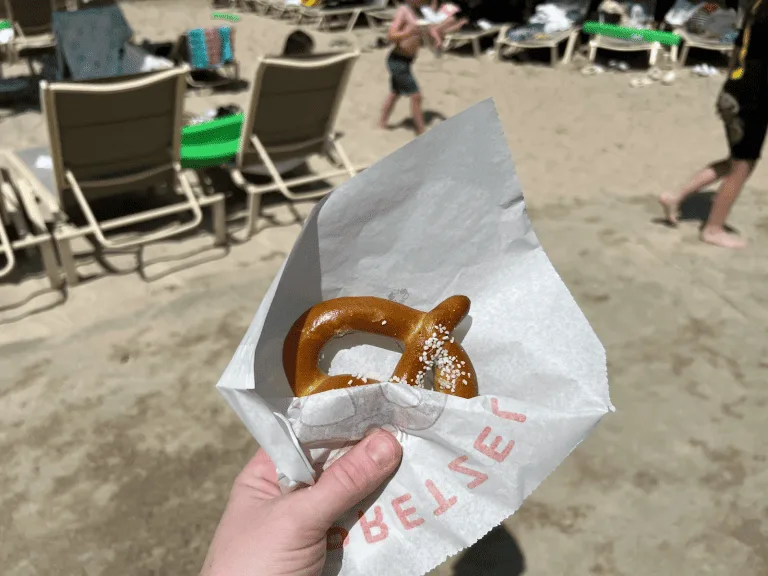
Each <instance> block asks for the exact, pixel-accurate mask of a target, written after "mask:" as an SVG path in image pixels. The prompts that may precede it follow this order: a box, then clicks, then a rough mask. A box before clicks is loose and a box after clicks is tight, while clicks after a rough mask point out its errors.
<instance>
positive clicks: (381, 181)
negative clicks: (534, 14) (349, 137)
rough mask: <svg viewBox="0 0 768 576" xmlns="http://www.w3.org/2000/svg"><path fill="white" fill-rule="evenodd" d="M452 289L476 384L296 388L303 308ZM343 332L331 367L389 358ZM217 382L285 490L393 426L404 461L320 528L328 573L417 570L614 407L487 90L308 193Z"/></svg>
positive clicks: (500, 514)
mask: <svg viewBox="0 0 768 576" xmlns="http://www.w3.org/2000/svg"><path fill="white" fill-rule="evenodd" d="M455 294H463V295H466V296H468V297H469V298H470V299H471V301H472V307H471V310H470V317H469V318H468V319H466V320H465V321H464V322H463V323H462V325H461V326H460V327H459V329H458V330H457V331H456V332H455V334H456V337H457V338H458V339H459V340H460V341H461V342H462V345H463V347H464V348H465V349H466V351H467V353H468V354H469V357H470V358H471V359H472V362H473V364H474V366H475V369H476V371H477V378H478V383H479V389H480V394H481V396H479V397H477V398H474V399H472V400H464V399H461V398H456V397H452V396H447V395H444V394H439V393H436V392H433V391H431V390H423V389H420V388H411V387H407V386H404V385H400V384H393V383H384V384H373V385H369V386H360V387H352V388H348V389H344V390H336V391H332V392H326V393H323V394H318V395H315V396H309V397H305V398H302V399H296V398H294V397H293V395H292V393H291V390H290V387H289V386H288V383H287V380H286V377H285V374H284V372H283V367H282V346H283V340H284V337H285V335H286V333H287V331H288V329H289V327H290V326H291V325H292V324H293V322H294V321H295V320H296V319H297V318H298V317H299V316H300V315H301V314H302V313H303V312H304V311H305V310H307V309H308V308H309V307H311V306H313V305H314V304H317V303H319V302H321V301H324V300H328V299H330V298H335V297H339V296H378V297H382V298H389V299H392V300H397V301H399V302H403V303H405V304H407V305H408V306H410V307H412V308H416V309H419V310H422V311H427V310H431V309H432V308H434V306H435V305H436V304H438V303H439V302H441V301H442V300H444V299H445V298H447V297H449V296H452V295H455ZM338 342H343V344H342V345H341V346H339V345H338ZM338 342H337V346H336V347H337V348H341V350H340V351H338V354H336V355H335V356H334V353H333V350H330V346H329V347H327V348H326V353H325V359H324V360H323V362H325V363H327V364H328V363H329V364H330V366H329V367H327V366H326V369H328V371H329V372H330V373H332V374H335V373H358V372H361V371H362V370H361V367H365V368H366V370H365V372H366V373H367V374H368V375H370V376H371V377H375V376H376V375H381V374H384V375H387V376H388V375H389V374H391V368H392V367H393V366H394V363H395V362H396V360H397V354H396V352H393V351H387V350H382V349H380V348H378V347H375V346H372V345H371V344H376V341H375V340H374V339H372V338H365V337H364V336H359V337H358V340H357V341H355V340H354V339H352V340H350V339H343V340H339V341H338ZM350 345H354V346H353V347H352V348H349V346H350ZM330 356H334V357H333V358H332V359H330V361H329V357H330ZM321 367H322V366H321ZM218 387H219V389H220V390H221V392H222V394H223V395H224V396H225V398H226V399H227V401H228V402H229V404H230V405H231V406H232V408H233V409H234V410H235V411H236V412H237V413H238V415H239V416H240V418H241V419H242V420H243V422H244V423H245V425H246V426H247V427H248V429H249V430H250V432H251V433H252V434H253V435H254V437H255V438H256V440H257V441H258V442H259V444H260V445H261V446H263V447H264V448H265V449H266V450H267V452H268V453H269V454H270V456H271V457H272V459H273V460H274V462H275V464H276V465H277V467H278V469H279V471H280V473H281V475H282V478H281V481H282V482H283V483H284V486H285V487H286V489H290V488H291V487H293V486H295V485H296V483H305V484H310V483H312V482H313V474H314V471H313V466H314V467H315V468H316V469H320V468H322V467H323V466H324V465H327V464H328V462H330V461H331V460H332V459H333V458H334V457H335V456H336V455H338V453H339V448H341V449H342V450H343V449H344V447H345V446H349V445H350V444H352V443H353V442H354V441H356V440H359V439H360V438H361V437H362V436H363V435H364V433H365V432H366V431H367V430H368V429H369V428H371V427H374V426H384V427H387V428H389V429H391V430H394V431H395V432H396V435H397V437H398V438H399V439H400V441H401V443H402V445H403V448H404V456H403V462H402V465H401V466H400V468H399V470H398V471H397V473H396V474H395V475H394V477H393V478H392V480H391V481H390V482H389V484H388V485H387V486H386V487H384V489H383V490H382V491H380V493H378V494H376V495H375V496H374V497H372V498H371V499H370V500H369V501H367V502H364V503H362V504H361V505H360V506H359V507H358V508H357V509H354V510H351V511H350V513H349V515H348V516H347V517H345V518H342V519H340V521H339V523H338V528H334V529H333V530H332V533H331V535H330V536H329V546H330V547H331V548H332V549H330V550H329V552H328V562H327V565H326V570H325V572H324V573H325V574H341V575H344V576H347V575H350V576H351V575H355V576H360V575H363V576H365V575H370V576H380V575H382V574H386V575H387V576H406V575H408V576H413V575H421V574H424V573H425V572H427V571H429V570H431V569H432V568H434V567H435V566H437V565H438V564H440V563H441V562H442V561H444V560H445V559H446V557H448V556H450V555H453V554H455V553H456V552H458V551H459V550H461V549H463V548H465V547H467V546H470V545H472V544H473V543H474V542H476V541H477V540H478V539H479V538H480V537H482V536H483V535H484V534H485V533H486V532H488V531H489V530H491V529H492V528H493V527H494V526H496V525H498V524H499V523H500V522H501V521H503V520H504V519H505V518H507V517H508V516H510V515H512V514H513V513H514V512H515V511H516V510H517V509H518V507H519V506H520V504H521V503H522V502H523V500H524V499H525V498H526V497H527V496H528V495H529V494H530V493H531V492H532V491H533V490H534V489H535V488H536V487H537V486H538V485H539V484H540V483H541V482H542V480H544V478H545V477H546V476H547V475H548V474H549V473H551V472H552V471H553V470H554V469H555V468H556V467H557V466H558V464H560V462H562V461H563V459H564V458H565V457H566V456H567V455H568V454H569V453H570V452H571V451H572V450H573V449H574V448H575V447H576V446H577V445H578V444H579V443H580V442H581V441H582V440H583V439H584V438H585V437H586V435H587V434H588V433H589V431H590V430H591V429H592V428H593V427H594V426H595V425H596V424H597V422H598V421H599V420H600V419H601V418H602V417H603V415H605V414H606V413H607V412H609V411H612V410H613V407H612V405H611V402H610V399H609V396H608V382H607V376H606V364H605V352H604V351H603V348H602V346H601V345H600V342H599V341H598V339H597V337H596V336H595V334H594V332H593V331H592V329H591V328H590V326H589V323H588V322H587V320H586V319H585V318H584V316H583V314H582V313H581V311H580V310H579V308H578V306H577V305H576V303H575V302H574V300H573V298H572V297H571V296H570V294H569V293H568V290H567V289H566V287H565V286H564V285H563V283H562V282H561V280H560V278H559V277H558V275H557V273H556V272H555V270H554V269H553V268H552V265H551V264H550V262H549V260H548V259H547V256H546V255H545V254H544V251H543V250H542V248H541V246H540V245H539V242H538V240H537V239H536V236H535V234H534V232H533V230H532V228H531V223H530V221H529V220H528V217H527V215H526V212H525V206H524V204H523V197H522V193H521V191H520V185H519V183H518V180H517V176H516V174H515V167H514V164H513V163H512V160H511V158H510V155H509V151H508V150H507V146H506V143H505V139H504V135H503V133H502V129H501V125H500V122H499V119H498V117H497V114H496V111H495V108H494V106H493V103H492V102H491V101H490V100H488V101H485V102H482V103H480V104H478V105H476V106H474V107H472V108H470V109H469V110H467V111H466V112H464V113H462V114H460V115H458V116H456V117H454V118H452V119H451V120H448V121H446V122H444V123H443V124H441V125H440V126H437V127H436V128H435V129H433V130H431V131H430V132H429V133H427V134H426V135H425V136H422V137H421V138H418V139H417V140H415V141H414V142H412V143H410V144H408V145H407V146H404V147H403V148H401V149H400V150H398V151H397V152H395V153H394V154H392V155H391V156H389V157H387V158H385V159H384V160H382V161H381V162H379V163H378V164H376V165H375V166H373V167H371V168H369V169H368V170H366V171H365V172H363V173H361V174H360V175H358V176H357V177H355V178H353V179H352V180H350V181H349V182H347V183H346V184H344V185H343V186H341V187H340V188H338V189H337V190H335V191H334V192H333V194H331V195H330V196H329V197H328V198H326V199H325V200H324V201H323V202H322V203H321V204H319V205H318V206H317V207H316V209H315V210H314V211H313V213H312V214H311V215H310V217H309V218H308V219H307V222H306V224H305V227H304V230H303V231H302V233H301V236H300V237H299V239H298V240H297V242H296V245H295V246H294V249H293V251H292V252H291V254H290V256H289V257H288V259H287V261H286V263H285V264H284V266H283V268H282V270H281V272H280V273H279V274H278V276H277V277H276V278H275V281H274V282H273V283H272V286H271V287H270V289H269V291H268V293H267V295H266V296H265V297H264V300H263V301H262V303H261V306H260V307H259V310H258V312H257V313H256V317H255V318H254V320H253V322H252V324H251V326H250V328H249V329H248V332H247V334H246V335H245V337H244V339H243V341H242V342H241V344H240V346H239V347H238V349H237V351H236V353H235V356H234V358H233V359H232V361H231V363H230V365H229V366H228V368H227V370H226V371H225V373H224V375H223V376H222V378H221V381H220V382H219V384H218ZM302 445H303V446H304V450H302V449H301V446H302ZM310 461H312V465H310ZM360 513H362V518H359V514H360ZM342 542H344V544H342Z"/></svg>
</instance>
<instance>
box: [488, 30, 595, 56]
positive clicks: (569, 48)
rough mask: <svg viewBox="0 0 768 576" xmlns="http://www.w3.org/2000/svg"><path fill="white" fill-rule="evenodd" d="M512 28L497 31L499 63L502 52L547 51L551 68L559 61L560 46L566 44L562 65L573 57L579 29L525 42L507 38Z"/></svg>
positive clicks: (496, 46)
mask: <svg viewBox="0 0 768 576" xmlns="http://www.w3.org/2000/svg"><path fill="white" fill-rule="evenodd" d="M511 29H512V26H505V27H504V28H502V29H501V30H499V35H498V36H497V37H496V45H495V52H496V60H497V61H500V60H501V57H502V52H508V53H515V52H520V51H522V50H537V49H549V51H550V62H551V64H552V66H555V65H557V64H558V61H559V60H560V53H559V48H560V44H562V43H563V42H567V44H566V45H565V54H563V60H562V62H561V63H562V64H568V63H570V61H571V58H572V57H573V51H574V50H575V48H576V42H577V41H578V39H579V32H580V30H579V28H578V27H572V28H570V29H568V30H562V31H560V32H554V33H553V34H548V35H546V36H542V37H540V38H530V39H526V40H511V39H510V38H509V36H508V34H509V31H510V30H511Z"/></svg>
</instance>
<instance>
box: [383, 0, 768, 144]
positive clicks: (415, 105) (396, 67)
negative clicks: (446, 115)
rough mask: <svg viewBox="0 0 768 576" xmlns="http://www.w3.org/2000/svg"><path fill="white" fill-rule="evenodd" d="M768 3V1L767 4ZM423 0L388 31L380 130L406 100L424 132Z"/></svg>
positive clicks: (432, 30)
mask: <svg viewBox="0 0 768 576" xmlns="http://www.w3.org/2000/svg"><path fill="white" fill-rule="evenodd" d="M766 1H768V0H766ZM426 3H427V1H426V0H407V1H406V3H404V4H401V5H400V6H399V7H398V8H397V12H396V13H395V19H394V20H393V22H392V25H391V26H390V27H389V33H388V34H387V39H388V40H389V41H390V42H392V43H393V44H394V47H393V48H392V50H391V51H390V53H389V55H388V56H387V68H388V70H389V76H390V93H389V95H388V96H387V99H386V101H385V102H384V108H383V110H382V111H381V120H380V121H379V126H380V127H382V128H386V127H387V123H388V122H389V116H390V114H392V109H393V108H394V107H395V104H396V103H397V100H398V99H399V98H400V96H407V97H408V98H410V100H411V113H412V114H413V123H414V125H415V126H416V133H417V134H421V133H423V132H424V115H423V113H422V110H421V91H420V90H419V85H418V84H417V83H416V79H415V78H414V77H413V71H412V70H411V65H412V64H413V61H414V60H415V59H416V56H417V55H418V54H419V48H421V29H420V26H419V17H418V16H417V13H416V11H417V10H418V9H419V7H420V6H422V5H424V4H426ZM429 34H430V36H431V37H432V40H433V42H434V43H435V46H436V47H438V48H439V47H440V46H441V45H442V36H441V33H440V31H439V30H438V28H437V27H436V26H430V27H429Z"/></svg>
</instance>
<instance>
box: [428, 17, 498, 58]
mask: <svg viewBox="0 0 768 576" xmlns="http://www.w3.org/2000/svg"><path fill="white" fill-rule="evenodd" d="M508 26H509V24H493V25H492V26H489V27H487V28H478V29H477V30H468V29H467V30H457V31H456V32H451V33H449V34H446V35H445V40H444V41H443V50H446V51H447V50H453V49H455V48H461V47H462V46H466V45H468V44H469V45H471V46H472V54H474V56H475V58H477V57H479V56H480V54H481V50H480V41H481V40H482V39H483V38H488V37H490V36H496V37H497V38H498V36H499V32H501V30H503V29H504V28H506V27H508Z"/></svg>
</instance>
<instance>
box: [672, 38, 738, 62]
mask: <svg viewBox="0 0 768 576" xmlns="http://www.w3.org/2000/svg"><path fill="white" fill-rule="evenodd" d="M674 32H675V34H678V35H679V36H680V39H681V41H682V42H681V44H682V48H681V49H680V56H679V57H678V56H677V51H678V47H677V46H673V47H672V59H673V61H675V60H676V61H677V64H678V66H680V67H681V68H682V67H683V66H685V62H686V60H688V52H689V51H690V49H691V48H696V49H698V50H709V51H710V52H720V53H721V54H724V55H726V56H730V55H731V53H732V52H733V48H734V44H733V42H721V41H720V40H718V39H713V38H709V37H707V36H702V35H699V34H693V33H692V32H688V31H687V30H686V29H685V28H677V29H675V31H674Z"/></svg>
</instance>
